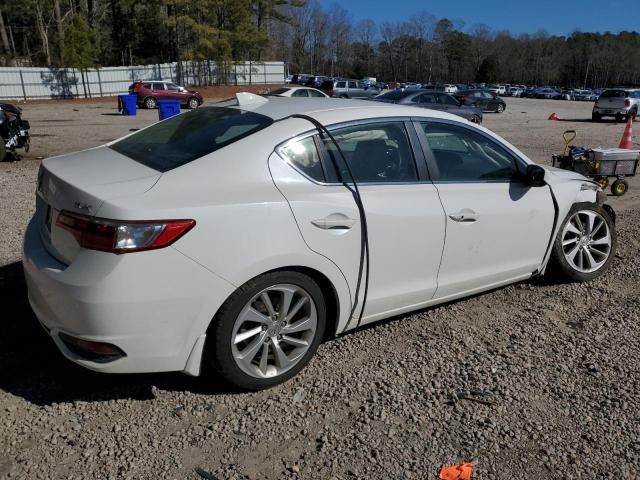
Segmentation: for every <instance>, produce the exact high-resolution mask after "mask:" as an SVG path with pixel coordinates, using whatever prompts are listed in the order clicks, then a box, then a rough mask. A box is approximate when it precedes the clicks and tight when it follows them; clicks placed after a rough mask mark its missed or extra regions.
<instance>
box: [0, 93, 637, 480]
mask: <svg viewBox="0 0 640 480" xmlns="http://www.w3.org/2000/svg"><path fill="white" fill-rule="evenodd" d="M507 104H508V105H507V110H506V112H505V113H504V114H502V115H497V114H486V115H485V126H486V127H488V128H490V129H492V130H494V131H495V132H497V133H499V134H501V135H503V136H504V137H505V138H506V139H508V140H509V141H511V142H512V143H513V144H515V145H516V146H518V147H519V148H520V149H521V150H523V151H524V152H525V153H526V154H528V155H529V156H530V157H531V158H532V159H534V160H536V161H538V162H543V163H548V162H549V159H550V156H551V154H552V153H557V152H559V151H560V150H561V149H562V146H563V144H562V138H561V134H562V131H563V130H565V129H568V128H574V129H576V130H577V131H578V133H579V137H578V140H577V143H578V144H584V145H588V146H598V145H602V146H616V145H617V144H618V141H619V139H620V136H621V135H622V130H623V128H624V126H623V125H622V124H615V123H613V122H611V123H601V124H593V123H591V122H590V121H588V119H589V118H590V111H591V104H590V103H573V102H559V101H544V100H535V101H534V100H528V99H507ZM113 107H114V106H113V105H110V104H108V103H104V102H102V103H98V102H96V103H73V102H64V103H60V104H55V105H50V104H49V105H29V106H26V107H25V108H24V116H25V118H27V119H28V120H29V121H30V122H31V124H32V132H33V137H34V138H33V149H32V151H31V152H30V154H29V155H28V156H26V157H25V158H24V159H23V160H22V161H21V162H17V163H3V164H0V207H1V208H0V308H1V310H0V311H1V312H2V314H1V315H0V323H1V324H2V325H1V327H2V335H0V368H1V370H0V412H1V414H2V417H1V418H2V424H1V426H0V478H21V479H22V478H29V479H31V478H51V479H54V478H68V479H72V478H73V479H80V478H87V479H89V478H91V479H93V478H105V479H106V478H114V479H116V478H117V479H120V478H131V479H158V478H175V479H185V478H189V479H196V478H200V476H199V474H197V473H196V472H195V471H194V469H195V468H200V469H202V475H205V477H204V478H220V479H223V478H238V479H241V478H255V479H275V478H305V479H306V478H314V479H315V478H322V479H325V478H326V479H328V478H336V479H351V478H394V479H410V478H413V479H436V478H437V474H438V471H439V469H440V467H442V466H443V465H446V464H452V463H458V462H462V461H472V462H474V464H475V475H474V479H476V480H477V479H512V478H526V479H528V480H538V479H539V480H548V479H570V478H571V479H596V478H598V479H602V478H605V479H632V478H633V479H635V478H640V400H639V398H638V392H639V391H640V318H639V312H640V296H639V293H640V273H639V271H640V257H639V256H638V250H639V247H640V240H638V239H640V210H639V208H638V207H639V206H640V179H638V178H634V179H631V182H630V190H629V193H628V194H627V195H626V196H625V197H623V198H622V199H618V198H612V197H610V203H611V204H612V205H613V206H614V208H615V209H616V211H617V212H618V220H617V229H618V235H619V237H618V253H617V254H616V258H615V262H614V264H613V265H612V268H611V269H610V270H609V272H608V273H607V274H606V275H605V276H603V277H601V278H600V279H599V280H598V281H596V282H594V283H591V284H554V283H552V282H550V281H549V280H535V281H530V282H524V283H520V284H517V285H513V286H510V287H507V288H504V289H501V290H497V291H494V292H491V293H487V294H484V295H479V296H476V297H473V298H470V299H467V300H463V301H459V302H456V303H452V304H449V305H445V306H442V307H438V308H432V309H428V310H425V311H422V312H418V313H415V314H413V315H407V316H403V317H401V318H396V319H393V320H390V321H387V322H383V323H381V324H377V325H375V326H372V327H370V328H365V329H362V330H361V331H359V332H357V333H355V334H347V335H345V336H342V337H340V338H337V339H334V340H331V341H328V342H326V343H325V344H323V345H322V346H321V347H320V350H319V352H318V354H317V356H316V357H315V359H314V360H312V362H311V364H310V365H309V367H307V369H306V370H305V371H304V372H303V373H302V374H301V375H299V376H298V377H296V378H295V379H293V380H292V381H290V382H288V383H286V384H285V385H281V386H279V387H277V388H274V389H272V390H269V391H266V392H259V393H251V394H244V393H236V392H233V391H229V390H228V389H227V388H226V387H225V386H223V385H221V384H220V382H219V381H218V380H217V379H216V378H215V377H212V376H207V377H204V378H190V377H187V376H184V375H180V374H157V375H120V376H108V375H101V374H98V373H93V372H90V371H87V370H84V369H81V368H80V367H77V366H75V365H73V364H71V363H70V362H68V361H67V360H65V359H64V358H63V357H62V356H61V355H60V354H59V353H58V351H57V349H56V348H55V347H54V345H53V343H52V342H51V340H50V339H49V338H48V337H47V336H46V335H45V334H44V332H43V331H42V330H41V328H40V327H39V326H38V324H37V322H36V319H35V317H34V316H33V314H32V313H31V311H30V309H29V307H28V304H27V301H26V289H25V286H24V280H23V277H22V271H21V266H20V263H19V258H20V242H21V236H22V232H23V231H24V228H25V226H26V223H27V221H28V219H29V217H30V214H31V212H32V210H33V205H34V201H33V197H34V189H35V180H36V173H37V169H38V166H39V163H40V162H39V158H40V157H45V156H51V155H55V154H59V153H65V152H70V151H73V150H79V149H83V148H88V147H92V146H95V145H98V144H101V143H104V142H106V141H108V140H111V139H113V138H116V137H117V136H120V135H123V134H126V133H128V132H129V131H130V129H132V128H139V127H141V126H144V125H147V124H148V123H150V122H152V121H154V120H155V119H156V113H155V112H148V111H142V112H140V114H139V115H138V116H137V117H133V118H132V117H120V116H114V115H113V114H114V113H115V109H114V108H113ZM551 112H556V113H557V114H558V115H559V116H560V118H563V119H568V120H567V121H560V122H553V121H548V120H547V117H548V115H549V114H550V113H551ZM637 125H638V126H637V127H636V128H640V124H637ZM635 138H638V137H635ZM207 475H208V477H207Z"/></svg>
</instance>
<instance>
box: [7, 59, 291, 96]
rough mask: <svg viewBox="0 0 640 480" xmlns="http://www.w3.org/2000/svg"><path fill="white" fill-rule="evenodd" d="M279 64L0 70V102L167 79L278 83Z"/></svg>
mask: <svg viewBox="0 0 640 480" xmlns="http://www.w3.org/2000/svg"><path fill="white" fill-rule="evenodd" d="M285 71H286V69H285V64H284V63H283V62H227V63H222V64H218V63H215V62H181V63H180V64H179V65H178V64H177V63H175V62H174V63H162V64H156V65H134V66H129V67H104V68H96V69H88V70H85V71H84V82H83V80H82V76H81V72H80V70H77V69H75V68H64V69H58V68H40V67H0V99H11V98H17V99H23V100H31V99H37V98H73V97H84V96H88V97H102V96H107V95H117V94H119V93H127V90H128V88H129V86H130V85H131V83H132V82H133V81H134V80H167V81H173V82H177V83H180V84H183V85H219V84H225V85H254V84H267V83H271V84H273V83H282V82H283V81H284V78H285Z"/></svg>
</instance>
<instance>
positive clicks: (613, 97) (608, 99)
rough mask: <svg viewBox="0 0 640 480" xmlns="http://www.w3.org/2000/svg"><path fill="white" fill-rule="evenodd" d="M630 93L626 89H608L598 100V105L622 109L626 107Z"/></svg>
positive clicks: (605, 107)
mask: <svg viewBox="0 0 640 480" xmlns="http://www.w3.org/2000/svg"><path fill="white" fill-rule="evenodd" d="M627 98H628V94H627V92H626V91H625V90H607V91H605V92H604V93H603V94H602V95H600V98H599V99H598V101H597V102H596V107H598V108H604V109H612V110H614V109H621V108H624V107H625V100H626V99H627Z"/></svg>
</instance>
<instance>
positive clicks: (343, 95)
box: [339, 93, 349, 98]
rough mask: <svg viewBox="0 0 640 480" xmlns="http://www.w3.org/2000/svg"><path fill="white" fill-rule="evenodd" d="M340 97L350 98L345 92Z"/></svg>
mask: <svg viewBox="0 0 640 480" xmlns="http://www.w3.org/2000/svg"><path fill="white" fill-rule="evenodd" d="M339 98H349V96H348V95H345V94H344V93H343V94H342V95H340V97H339Z"/></svg>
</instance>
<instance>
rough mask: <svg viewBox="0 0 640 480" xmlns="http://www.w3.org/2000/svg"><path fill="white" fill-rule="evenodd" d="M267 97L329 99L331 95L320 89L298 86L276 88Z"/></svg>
mask: <svg viewBox="0 0 640 480" xmlns="http://www.w3.org/2000/svg"><path fill="white" fill-rule="evenodd" d="M267 95H269V96H271V97H298V98H320V97H321V98H329V95H327V94H326V93H324V92H322V91H320V90H318V89H315V88H309V87H297V86H294V87H282V88H276V89H275V90H271V91H270V92H269V93H268V94H267Z"/></svg>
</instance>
